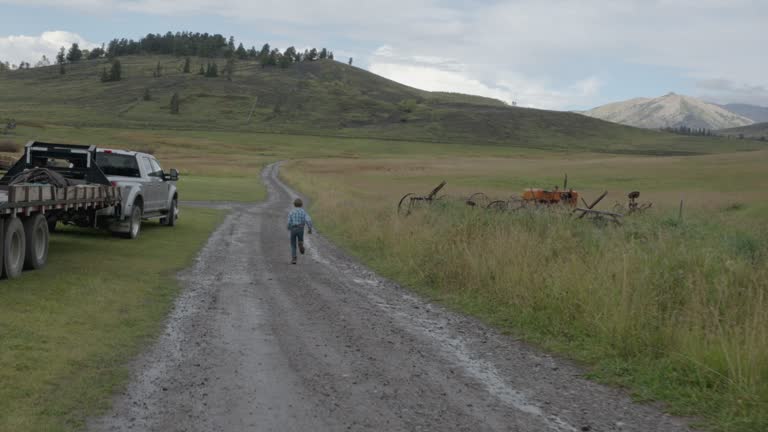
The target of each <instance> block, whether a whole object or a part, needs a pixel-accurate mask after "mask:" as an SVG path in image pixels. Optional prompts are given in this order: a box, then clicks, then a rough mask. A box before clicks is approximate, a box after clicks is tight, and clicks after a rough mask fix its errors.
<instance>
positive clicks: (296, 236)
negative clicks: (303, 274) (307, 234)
mask: <svg viewBox="0 0 768 432" xmlns="http://www.w3.org/2000/svg"><path fill="white" fill-rule="evenodd" d="M297 241H298V242H301V243H303V242H304V227H303V226H299V227H292V228H291V258H296V247H297V244H296V242H297Z"/></svg>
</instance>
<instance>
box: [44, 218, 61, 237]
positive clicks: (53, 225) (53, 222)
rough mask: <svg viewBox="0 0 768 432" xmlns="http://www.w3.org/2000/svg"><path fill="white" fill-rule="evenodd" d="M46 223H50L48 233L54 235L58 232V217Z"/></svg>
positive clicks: (48, 219)
mask: <svg viewBox="0 0 768 432" xmlns="http://www.w3.org/2000/svg"><path fill="white" fill-rule="evenodd" d="M46 222H47V223H48V232H49V233H51V234H53V233H55V232H56V224H57V223H58V222H59V220H58V219H57V218H56V216H50V217H48V218H47V219H46Z"/></svg>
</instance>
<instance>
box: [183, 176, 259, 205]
mask: <svg viewBox="0 0 768 432" xmlns="http://www.w3.org/2000/svg"><path fill="white" fill-rule="evenodd" d="M179 189H180V191H179V193H180V194H181V200H182V201H228V202H257V201H261V200H264V199H265V198H266V197H267V190H266V188H265V187H264V183H262V182H261V179H259V178H258V177H213V176H183V177H182V178H181V179H180V180H179Z"/></svg>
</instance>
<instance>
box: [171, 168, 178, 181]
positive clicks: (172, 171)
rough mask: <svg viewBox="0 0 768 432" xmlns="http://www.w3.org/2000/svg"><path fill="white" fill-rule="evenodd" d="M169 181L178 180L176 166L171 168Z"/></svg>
mask: <svg viewBox="0 0 768 432" xmlns="http://www.w3.org/2000/svg"><path fill="white" fill-rule="evenodd" d="M170 177H171V181H178V180H179V171H178V170H177V169H176V168H171V176H170Z"/></svg>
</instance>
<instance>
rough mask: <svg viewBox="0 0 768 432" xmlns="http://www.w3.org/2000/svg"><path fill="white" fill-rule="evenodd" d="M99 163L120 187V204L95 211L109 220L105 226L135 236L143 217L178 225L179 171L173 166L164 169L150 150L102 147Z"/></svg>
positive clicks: (99, 153) (97, 161)
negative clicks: (177, 183)
mask: <svg viewBox="0 0 768 432" xmlns="http://www.w3.org/2000/svg"><path fill="white" fill-rule="evenodd" d="M96 165H97V166H98V167H99V168H100V169H101V171H102V172H103V173H104V175H106V176H107V179H108V180H109V181H110V183H111V184H112V186H117V187H119V188H120V196H121V205H120V206H119V207H114V208H106V209H102V210H99V211H97V212H96V216H97V218H104V219H105V220H106V221H108V224H107V225H105V227H106V228H108V229H109V230H110V231H112V232H113V233H117V234H121V235H123V236H124V237H127V238H136V237H137V236H138V235H139V232H140V230H141V221H142V219H150V218H159V219H160V223H162V224H164V225H168V226H174V225H176V221H177V220H178V219H179V206H178V203H179V193H178V191H177V190H176V181H177V180H178V179H179V173H178V171H176V170H175V169H171V170H170V172H169V173H165V172H164V171H163V169H162V168H161V167H160V163H159V162H158V161H157V159H155V157H154V156H152V155H151V154H147V153H141V152H134V151H126V150H111V149H102V148H99V149H97V150H96Z"/></svg>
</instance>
